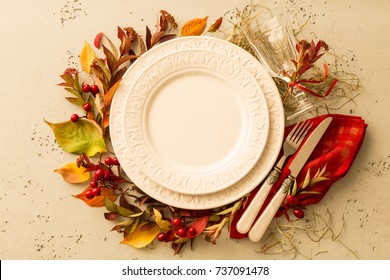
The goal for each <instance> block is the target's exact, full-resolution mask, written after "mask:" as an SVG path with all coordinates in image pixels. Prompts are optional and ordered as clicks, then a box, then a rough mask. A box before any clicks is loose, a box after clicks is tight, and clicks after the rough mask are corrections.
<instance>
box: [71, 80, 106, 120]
mask: <svg viewBox="0 0 390 280" xmlns="http://www.w3.org/2000/svg"><path fill="white" fill-rule="evenodd" d="M82 91H83V92H85V93H90V94H92V96H93V97H95V96H96V94H98V93H99V87H98V86H97V85H95V84H94V85H89V84H83V86H82ZM83 108H84V111H85V113H86V114H88V112H91V111H92V109H93V108H92V104H91V103H88V102H86V103H84V105H83ZM85 117H86V116H85ZM70 119H71V121H72V122H77V121H78V120H79V119H80V116H79V115H77V114H73V115H71V116H70Z"/></svg>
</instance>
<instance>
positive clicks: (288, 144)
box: [236, 120, 313, 234]
mask: <svg viewBox="0 0 390 280" xmlns="http://www.w3.org/2000/svg"><path fill="white" fill-rule="evenodd" d="M312 125H313V123H312V122H310V121H309V120H306V121H302V122H300V123H298V124H296V125H295V126H294V128H293V129H292V130H291V132H290V133H289V134H288V135H287V137H286V139H285V140H284V143H283V156H282V157H281V158H280V160H279V161H278V163H277V164H276V165H275V166H274V168H273V169H272V170H271V172H270V173H269V174H268V176H267V179H266V180H265V181H264V182H263V184H262V185H261V187H260V189H259V191H258V192H257V193H256V195H255V197H254V198H253V200H252V201H251V202H250V204H249V205H248V208H247V209H246V210H245V211H244V213H243V215H242V216H241V217H240V219H239V220H238V222H237V225H236V228H237V231H238V232H239V233H242V234H245V233H247V232H248V231H249V230H250V228H251V227H252V224H253V222H254V220H255V218H256V216H257V214H258V213H259V211H260V209H261V207H262V206H263V203H264V201H265V199H266V197H267V196H268V193H269V192H270V190H271V188H272V186H273V185H274V184H275V182H276V181H277V180H278V178H279V176H280V173H281V172H282V167H283V165H284V163H285V161H286V159H287V157H289V156H291V155H293V154H294V153H295V152H296V151H297V149H298V147H299V146H300V145H301V144H302V141H303V139H305V137H306V135H307V133H308V132H309V130H310V128H311V126H312Z"/></svg>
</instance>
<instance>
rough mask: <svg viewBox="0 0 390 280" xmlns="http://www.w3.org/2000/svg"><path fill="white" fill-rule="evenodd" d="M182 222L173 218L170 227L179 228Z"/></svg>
mask: <svg viewBox="0 0 390 280" xmlns="http://www.w3.org/2000/svg"><path fill="white" fill-rule="evenodd" d="M181 224H182V222H181V218H173V220H172V225H173V226H174V227H179V226H181Z"/></svg>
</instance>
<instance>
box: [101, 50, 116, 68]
mask: <svg viewBox="0 0 390 280" xmlns="http://www.w3.org/2000/svg"><path fill="white" fill-rule="evenodd" d="M103 52H104V55H105V56H106V58H107V65H108V69H110V72H111V73H114V72H115V70H116V58H115V56H114V54H113V53H112V52H111V51H110V50H109V49H108V48H106V47H105V46H103Z"/></svg>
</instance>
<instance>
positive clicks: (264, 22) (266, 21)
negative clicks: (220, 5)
mask: <svg viewBox="0 0 390 280" xmlns="http://www.w3.org/2000/svg"><path fill="white" fill-rule="evenodd" d="M242 32H243V34H244V36H245V37H246V39H247V40H248V42H249V45H250V46H251V48H252V49H253V51H254V53H255V54H256V56H257V58H258V59H259V60H260V62H261V63H262V64H263V65H264V67H265V68H266V69H267V70H268V72H269V73H270V74H271V76H273V77H276V78H279V79H282V80H284V81H285V82H287V83H289V82H290V78H289V77H288V76H291V75H292V74H293V73H294V72H295V66H294V64H293V63H292V62H291V59H295V58H296V56H297V52H296V49H295V45H296V42H295V37H294V35H293V32H292V28H291V24H290V23H289V21H288V19H287V17H286V16H285V15H284V12H283V10H280V9H277V10H266V11H264V12H262V13H261V14H259V15H257V16H256V17H255V18H254V19H251V20H249V21H248V22H245V23H243V24H242ZM283 73H287V74H288V75H284V74H283ZM285 94H287V93H285ZM284 102H285V103H284V104H285V108H287V107H288V108H290V111H289V110H286V115H287V120H291V119H294V118H296V117H298V116H301V115H303V114H305V113H307V112H309V111H312V110H314V109H316V108H318V107H319V106H320V105H321V104H322V103H321V102H315V103H313V102H312V101H310V100H309V98H308V96H307V94H306V93H305V92H303V91H302V90H298V89H295V88H294V89H292V94H291V96H286V100H284ZM291 108H292V109H291ZM291 110H292V111H291Z"/></svg>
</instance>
